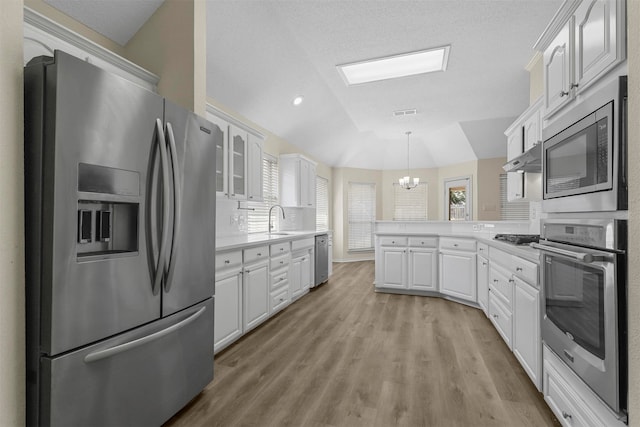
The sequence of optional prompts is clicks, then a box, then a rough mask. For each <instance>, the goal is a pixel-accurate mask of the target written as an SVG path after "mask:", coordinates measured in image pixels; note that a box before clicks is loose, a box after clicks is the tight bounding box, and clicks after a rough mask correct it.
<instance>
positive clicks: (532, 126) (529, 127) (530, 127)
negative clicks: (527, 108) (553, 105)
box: [522, 108, 542, 151]
mask: <svg viewBox="0 0 640 427" xmlns="http://www.w3.org/2000/svg"><path fill="white" fill-rule="evenodd" d="M540 124H541V123H540V109H539V108H536V109H535V110H534V111H533V112H531V115H530V116H529V117H528V118H527V119H526V120H525V122H524V124H523V125H522V139H523V145H524V151H527V150H529V149H530V148H531V147H533V146H534V145H536V144H537V143H538V142H540V141H541V140H542V129H541V126H540Z"/></svg>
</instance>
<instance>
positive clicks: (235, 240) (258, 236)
mask: <svg viewBox="0 0 640 427" xmlns="http://www.w3.org/2000/svg"><path fill="white" fill-rule="evenodd" d="M329 233H331V232H330V231H315V230H313V231H312V230H302V231H283V232H276V233H271V234H269V233H251V234H242V235H237V236H227V237H220V238H216V252H222V251H228V250H232V249H245V248H250V247H254V246H260V245H270V244H272V243H279V242H286V241H287V240H298V239H303V238H305V237H315V236H319V235H321V234H329Z"/></svg>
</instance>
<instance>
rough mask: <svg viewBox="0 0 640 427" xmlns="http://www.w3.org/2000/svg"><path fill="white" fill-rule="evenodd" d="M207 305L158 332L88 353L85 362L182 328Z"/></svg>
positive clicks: (130, 347)
mask: <svg viewBox="0 0 640 427" xmlns="http://www.w3.org/2000/svg"><path fill="white" fill-rule="evenodd" d="M206 309H207V307H206V306H205V307H202V308H200V310H198V311H196V312H195V313H193V314H192V315H191V316H189V317H187V318H186V319H184V320H181V321H180V322H178V323H176V324H175V325H171V326H169V327H167V328H165V329H162V330H160V331H158V332H154V333H153V334H151V335H147V336H146V337H142V338H138V339H135V340H133V341H129V342H126V343H124V344H119V345H116V346H114V347H109V348H106V349H104V350H98V351H95V352H93V353H89V354H87V355H86V356H85V357H84V361H85V363H91V362H97V361H98V360H102V359H106V358H107V357H111V356H115V355H116V354H120V353H124V352H125V351H129V350H133V349H134V348H136V347H140V346H141V345H144V344H147V343H149V342H151V341H155V340H158V339H160V338H162V337H164V336H167V335H169V334H170V333H172V332H174V331H177V330H178V329H181V328H184V327H185V326H187V325H188V324H189V323H192V322H193V321H195V320H196V319H197V318H198V317H200V316H202V314H203V313H204V312H205V310H206Z"/></svg>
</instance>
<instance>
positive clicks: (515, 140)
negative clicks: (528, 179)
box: [507, 126, 524, 202]
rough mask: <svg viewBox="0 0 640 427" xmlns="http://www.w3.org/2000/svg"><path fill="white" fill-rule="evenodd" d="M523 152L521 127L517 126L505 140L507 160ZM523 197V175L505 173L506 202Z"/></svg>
mask: <svg viewBox="0 0 640 427" xmlns="http://www.w3.org/2000/svg"><path fill="white" fill-rule="evenodd" d="M522 151H523V135H522V127H520V126H518V127H517V128H516V130H515V131H514V132H513V133H512V134H511V135H509V137H508V138H507V160H511V159H513V158H514V157H517V156H519V155H520V154H522ZM523 197H524V174H521V173H517V172H508V173H507V200H508V201H510V202H511V201H513V200H518V199H522V198H523Z"/></svg>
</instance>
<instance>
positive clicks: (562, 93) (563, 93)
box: [560, 91, 569, 98]
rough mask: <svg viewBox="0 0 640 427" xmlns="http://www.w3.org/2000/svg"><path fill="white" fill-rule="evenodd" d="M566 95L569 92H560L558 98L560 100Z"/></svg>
mask: <svg viewBox="0 0 640 427" xmlns="http://www.w3.org/2000/svg"><path fill="white" fill-rule="evenodd" d="M567 95H569V92H565V91H560V98H562V97H563V96H567Z"/></svg>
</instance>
